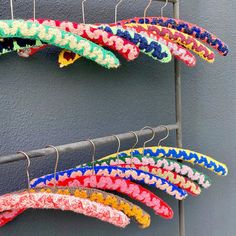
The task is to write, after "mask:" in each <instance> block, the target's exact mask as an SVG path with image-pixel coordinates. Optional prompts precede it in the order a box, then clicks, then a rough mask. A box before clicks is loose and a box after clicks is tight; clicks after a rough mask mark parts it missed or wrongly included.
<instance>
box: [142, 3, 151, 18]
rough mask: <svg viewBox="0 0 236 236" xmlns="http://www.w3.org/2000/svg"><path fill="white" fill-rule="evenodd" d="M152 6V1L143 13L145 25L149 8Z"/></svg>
mask: <svg viewBox="0 0 236 236" xmlns="http://www.w3.org/2000/svg"><path fill="white" fill-rule="evenodd" d="M151 4H152V0H149V3H148V5H147V6H146V7H145V9H144V12H143V17H144V23H145V21H146V16H147V10H148V8H149V7H150V6H151Z"/></svg>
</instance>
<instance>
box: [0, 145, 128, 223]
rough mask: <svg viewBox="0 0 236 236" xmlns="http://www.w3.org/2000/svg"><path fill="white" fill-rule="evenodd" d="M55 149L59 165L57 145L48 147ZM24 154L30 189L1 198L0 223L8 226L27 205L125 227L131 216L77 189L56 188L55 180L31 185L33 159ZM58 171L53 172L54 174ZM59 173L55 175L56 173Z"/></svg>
mask: <svg viewBox="0 0 236 236" xmlns="http://www.w3.org/2000/svg"><path fill="white" fill-rule="evenodd" d="M49 147H52V148H54V149H55V150H56V153H57V161H56V165H55V170H56V168H57V164H58V158H59V152H58V150H57V149H56V148H55V147H54V146H49ZM19 153H21V154H23V155H24V156H25V157H26V158H27V161H28V165H27V171H26V172H27V179H28V188H27V189H26V190H23V191H18V192H14V193H10V194H5V195H3V196H1V197H0V212H1V214H0V226H3V225H5V224H6V223H7V222H9V221H11V220H12V219H13V218H15V217H16V216H17V215H19V214H20V213H21V212H23V211H24V209H27V208H34V209H60V210H68V211H74V212H76V213H81V214H84V215H86V216H90V217H95V218H98V219H100V220H103V221H107V222H109V223H111V224H114V225H116V226H118V227H125V226H126V225H128V224H129V218H128V217H127V216H126V215H125V214H124V213H123V212H121V211H119V210H116V209H113V208H111V207H109V206H105V205H103V204H101V203H98V202H96V201H91V200H90V199H84V198H81V197H78V196H77V194H78V189H68V187H56V182H55V179H54V183H53V188H40V189H38V188H36V189H31V188H30V177H29V167H30V159H29V156H28V155H27V154H26V153H25V152H19ZM55 173H56V172H55V171H54V174H55ZM54 176H56V175H54Z"/></svg>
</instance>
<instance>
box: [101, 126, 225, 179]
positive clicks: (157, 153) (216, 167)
mask: <svg viewBox="0 0 236 236" xmlns="http://www.w3.org/2000/svg"><path fill="white" fill-rule="evenodd" d="M163 127H165V128H166V130H167V131H168V134H167V136H166V137H165V138H164V139H166V138H167V137H168V135H169V130H168V128H167V127H166V126H163ZM164 139H161V140H160V141H159V143H158V146H153V147H146V148H145V150H143V148H137V149H134V151H133V153H132V155H133V156H143V157H145V158H154V157H156V158H160V157H167V158H171V159H175V160H182V161H185V162H189V163H192V164H197V165H199V166H201V167H204V168H205V169H208V170H210V171H212V172H214V173H216V174H217V175H222V176H225V175H227V173H228V168H227V166H226V165H225V164H223V163H221V162H218V161H217V160H215V159H213V158H212V157H210V156H207V155H204V154H201V153H199V152H195V151H192V150H188V149H183V148H176V147H167V146H160V143H161V142H162V141H163V140H164ZM129 155H130V153H129V150H126V151H122V152H120V154H119V158H121V157H127V156H129ZM112 157H113V158H114V154H111V155H108V156H106V157H104V158H103V160H106V159H109V158H112Z"/></svg>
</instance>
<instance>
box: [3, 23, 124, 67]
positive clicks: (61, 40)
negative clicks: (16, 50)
mask: <svg viewBox="0 0 236 236" xmlns="http://www.w3.org/2000/svg"><path fill="white" fill-rule="evenodd" d="M0 37H1V38H23V39H32V40H40V41H42V42H45V43H48V44H51V45H54V46H57V47H60V48H63V49H67V50H70V51H73V52H74V53H77V54H79V55H81V56H83V57H85V58H87V59H90V60H92V61H94V62H96V63H98V64H99V65H102V66H103V67H105V68H108V69H110V68H117V67H118V66H119V65H120V62H119V60H118V58H117V57H116V56H115V55H114V54H113V53H111V52H109V51H107V50H105V49H104V48H102V47H101V46H99V45H97V44H95V43H92V42H91V41H89V40H87V39H84V38H82V37H80V36H78V35H75V34H72V33H69V32H66V31H63V30H60V29H58V28H55V27H50V26H46V25H41V24H37V23H35V22H27V21H24V20H1V21H0Z"/></svg>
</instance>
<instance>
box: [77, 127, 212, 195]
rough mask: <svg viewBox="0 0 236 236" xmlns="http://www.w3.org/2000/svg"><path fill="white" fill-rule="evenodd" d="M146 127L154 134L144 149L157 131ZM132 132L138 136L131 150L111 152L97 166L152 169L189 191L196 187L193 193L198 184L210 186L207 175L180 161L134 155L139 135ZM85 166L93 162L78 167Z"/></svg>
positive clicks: (197, 189)
mask: <svg viewBox="0 0 236 236" xmlns="http://www.w3.org/2000/svg"><path fill="white" fill-rule="evenodd" d="M146 128H149V129H151V130H152V133H153V135H152V138H151V139H149V140H147V141H145V142H144V145H143V150H144V148H145V145H146V144H147V143H148V142H149V141H151V140H153V138H154V136H155V132H154V130H153V128H151V127H149V126H146V127H144V128H143V129H146ZM131 132H132V133H133V134H134V135H135V137H136V143H135V144H134V146H133V147H132V148H131V149H130V150H127V151H125V154H124V152H118V151H117V153H116V154H110V155H108V156H107V157H104V158H101V159H100V160H97V161H95V162H94V165H95V166H117V165H127V167H128V165H131V166H133V168H135V166H136V165H137V166H136V167H137V168H138V169H142V170H145V171H147V172H149V171H150V173H152V174H155V175H158V176H159V177H162V178H165V179H167V180H169V181H170V182H172V183H174V184H181V185H182V187H183V186H185V187H186V188H187V189H186V190H187V191H188V190H189V188H188V186H189V187H190V189H191V187H192V188H193V189H194V192H192V194H198V193H199V188H198V185H199V186H201V187H203V188H208V187H210V185H211V180H210V179H209V177H208V176H207V175H205V174H203V173H201V172H199V171H197V170H195V169H194V168H191V167H189V166H187V165H184V164H182V163H180V162H177V161H175V160H170V159H166V158H161V157H158V158H157V157H147V156H143V155H133V154H134V151H133V150H134V148H135V147H136V144H137V143H138V136H137V134H136V133H135V132H133V131H131ZM119 145H120V144H119ZM118 150H119V149H118ZM121 153H122V154H121ZM142 153H143V152H142ZM83 166H92V163H85V164H81V165H79V166H77V167H83ZM147 166H148V167H147ZM176 174H177V175H176ZM182 177H183V178H182ZM169 178H170V179H169ZM186 183H188V185H186ZM193 183H196V184H197V185H194V184H193Z"/></svg>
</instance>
